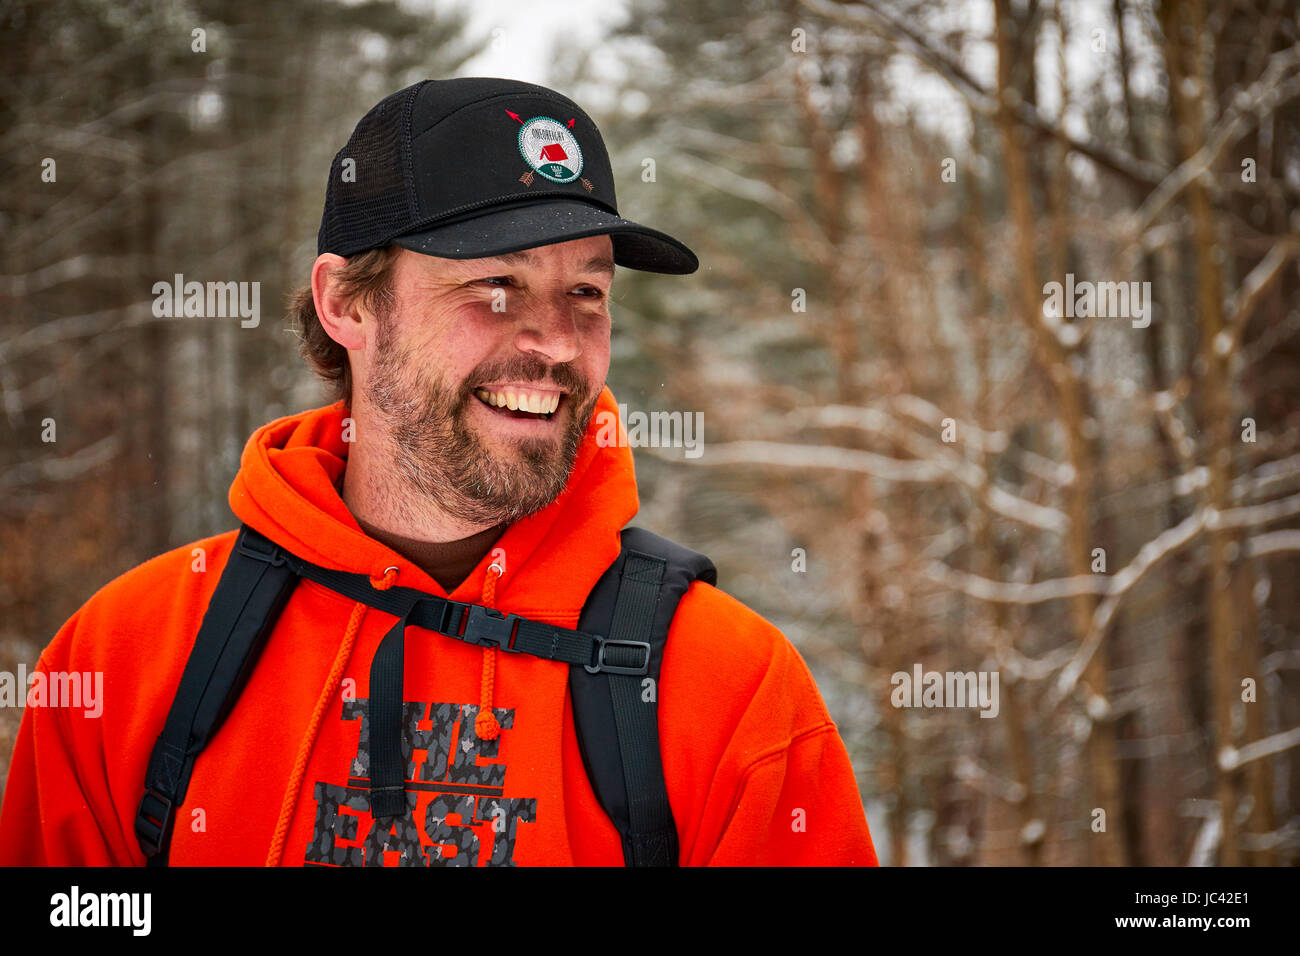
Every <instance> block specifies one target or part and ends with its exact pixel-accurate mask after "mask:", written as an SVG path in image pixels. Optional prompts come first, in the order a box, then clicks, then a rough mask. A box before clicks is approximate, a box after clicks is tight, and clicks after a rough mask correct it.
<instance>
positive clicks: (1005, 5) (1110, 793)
mask: <svg viewBox="0 0 1300 956" xmlns="http://www.w3.org/2000/svg"><path fill="white" fill-rule="evenodd" d="M995 9H996V32H997V47H998V96H999V110H998V127H999V130H1000V133H1001V142H1002V150H1003V158H1004V165H1005V169H1006V182H1007V200H1008V203H1009V204H1010V207H1011V218H1012V222H1013V225H1014V229H1015V245H1016V260H1017V262H1016V290H1017V298H1018V302H1017V306H1018V311H1020V313H1021V317H1022V320H1023V321H1024V322H1025V323H1027V325H1028V327H1029V330H1030V334H1031V335H1032V336H1033V339H1034V344H1035V354H1036V357H1037V360H1038V362H1039V363H1040V365H1041V366H1042V368H1043V370H1044V371H1045V372H1046V374H1047V376H1048V378H1049V380H1050V381H1051V382H1052V384H1053V386H1054V387H1055V390H1056V397H1057V405H1058V408H1059V412H1060V416H1061V423H1062V425H1063V426H1064V429H1065V434H1066V445H1067V448H1066V452H1067V458H1068V461H1069V463H1070V465H1071V467H1072V469H1073V474H1072V476H1071V481H1070V484H1069V486H1068V487H1067V488H1066V491H1065V498H1066V508H1065V511H1066V516H1067V518H1068V528H1067V531H1066V542H1065V544H1066V555H1067V557H1066V562H1067V563H1066V567H1067V570H1068V572H1069V573H1070V574H1071V575H1074V576H1086V575H1088V574H1090V573H1091V566H1090V560H1089V557H1090V552H1091V544H1092V542H1091V540H1090V538H1091V520H1090V518H1091V515H1090V510H1091V509H1090V502H1089V494H1090V489H1091V487H1092V482H1093V475H1094V469H1093V466H1092V454H1091V449H1090V447H1089V442H1088V439H1087V438H1086V437H1085V435H1084V428H1085V425H1084V419H1085V417H1086V415H1087V402H1086V396H1085V395H1084V392H1083V387H1082V384H1081V383H1080V381H1079V379H1078V376H1077V374H1076V373H1075V372H1074V371H1073V370H1072V369H1071V367H1070V363H1069V361H1068V356H1067V355H1066V354H1065V350H1064V348H1063V347H1062V345H1061V343H1060V341H1059V340H1058V339H1057V338H1056V336H1055V335H1054V334H1053V333H1052V332H1051V330H1050V329H1048V328H1047V327H1046V326H1045V325H1044V324H1043V322H1042V320H1041V317H1040V313H1041V310H1042V298H1041V294H1040V292H1039V287H1038V281H1037V278H1036V276H1037V272H1038V270H1037V261H1036V255H1035V248H1036V242H1035V236H1034V216H1033V212H1032V210H1031V208H1030V201H1029V195H1028V192H1027V190H1026V184H1027V183H1028V182H1029V179H1028V168H1029V167H1028V163H1027V161H1026V157H1025V150H1024V147H1023V145H1022V144H1021V142H1020V138H1019V136H1018V133H1019V130H1018V129H1017V126H1016V121H1015V118H1014V116H1013V112H1012V110H1013V107H1014V103H1015V101H1016V98H1017V96H1018V94H1017V92H1016V91H1015V89H1014V87H1012V85H1011V81H1010V78H1011V65H1012V52H1011V36H1010V29H1011V10H1010V2H1009V0H997V2H996V4H995ZM1069 603H1070V616H1071V620H1072V622H1073V627H1074V631H1075V636H1076V639H1077V640H1079V641H1082V640H1083V639H1084V637H1085V636H1086V635H1087V634H1088V632H1089V629H1090V627H1091V623H1092V611H1093V606H1094V603H1095V601H1094V598H1093V597H1092V596H1090V595H1076V596H1074V597H1072V598H1070V602H1069ZM1084 684H1085V685H1086V687H1087V694H1088V699H1087V701H1086V704H1085V705H1086V708H1087V711H1088V714H1089V717H1090V718H1091V720H1092V730H1091V734H1090V736H1089V739H1088V761H1087V763H1088V768H1089V772H1090V775H1091V780H1090V784H1091V793H1092V800H1093V804H1094V808H1100V809H1102V810H1104V811H1105V813H1106V821H1107V827H1106V830H1105V831H1103V832H1101V833H1098V834H1096V835H1095V838H1094V840H1093V843H1092V845H1093V847H1094V862H1095V863H1097V864H1099V865H1102V866H1122V865H1124V864H1125V862H1126V860H1125V857H1126V854H1125V839H1124V834H1123V813H1122V809H1121V807H1120V793H1119V775H1118V768H1117V766H1116V761H1115V745H1114V727H1113V725H1112V723H1111V722H1110V720H1109V712H1110V703H1109V701H1108V699H1107V655H1106V653H1105V645H1104V643H1103V645H1102V646H1100V647H1099V648H1098V649H1097V652H1096V653H1094V654H1093V655H1092V657H1091V658H1090V660H1089V662H1088V664H1087V667H1086V669H1085V671H1084Z"/></svg>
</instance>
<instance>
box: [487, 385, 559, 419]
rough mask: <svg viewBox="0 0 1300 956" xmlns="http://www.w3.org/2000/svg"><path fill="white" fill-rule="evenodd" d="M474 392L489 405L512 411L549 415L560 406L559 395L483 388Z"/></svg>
mask: <svg viewBox="0 0 1300 956" xmlns="http://www.w3.org/2000/svg"><path fill="white" fill-rule="evenodd" d="M474 394H475V395H476V396H478V398H480V399H481V400H483V401H484V402H486V403H487V404H489V405H493V406H495V407H497V408H509V409H511V410H512V411H521V412H532V413H533V414H534V415H550V414H551V413H552V412H554V411H555V410H556V409H557V408H559V407H560V396H559V395H537V394H532V393H529V392H521V393H515V392H510V391H506V392H489V391H488V390H487V389H485V388H476V389H474Z"/></svg>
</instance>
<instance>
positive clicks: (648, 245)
mask: <svg viewBox="0 0 1300 956" xmlns="http://www.w3.org/2000/svg"><path fill="white" fill-rule="evenodd" d="M601 235H608V236H609V237H610V240H611V241H612V242H613V245H614V263H615V264H616V265H620V266H623V267H624V268H627V269H636V270H638V271H640V272H659V273H664V274H666V275H689V274H690V273H692V272H694V271H695V270H696V269H698V268H699V267H700V263H699V260H698V259H696V258H695V253H693V252H691V250H690V249H688V248H687V247H686V246H685V245H683V244H682V243H680V242H678V241H677V240H676V239H674V238H673V237H672V236H669V235H667V234H665V233H662V232H659V231H658V230H657V229H651V228H650V227H648V226H643V225H641V224H640V223H637V222H632V221H631V220H629V219H623V218H621V217H619V216H615V215H613V214H612V213H608V212H605V211H604V210H603V209H598V208H597V207H596V206H593V205H591V204H590V203H585V202H574V201H572V200H563V199H561V200H556V201H554V202H547V201H537V202H530V203H527V204H526V205H519V206H512V207H510V208H506V209H492V210H487V211H484V212H480V213H478V214H477V215H476V216H474V218H471V219H461V220H459V221H452V222H445V223H437V224H435V225H433V226H431V227H429V228H426V229H422V230H420V231H418V232H413V233H410V234H408V235H405V236H398V237H397V238H395V239H394V240H393V243H394V244H395V245H398V246H401V247H402V248H403V249H410V250H411V251H412V252H422V253H424V254H425V255H427V256H439V257H441V258H443V259H486V258H488V257H489V256H499V255H503V254H505V253H507V252H518V251H520V250H521V249H532V248H534V247H536V246H547V245H551V244H552V243H556V242H568V241H569V240H571V239H585V238H586V237H588V236H601Z"/></svg>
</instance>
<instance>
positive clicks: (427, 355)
mask: <svg viewBox="0 0 1300 956" xmlns="http://www.w3.org/2000/svg"><path fill="white" fill-rule="evenodd" d="M394 269H395V274H394V282H393V292H394V296H395V305H394V307H393V309H392V310H391V312H381V313H380V314H378V315H377V316H376V322H377V328H376V333H375V336H374V338H373V344H372V345H371V346H370V347H369V348H368V349H367V350H366V354H365V358H364V360H363V362H362V363H361V366H362V367H361V368H360V369H358V368H357V367H356V366H357V364H358V363H356V362H355V360H354V372H355V373H356V378H357V382H356V384H357V387H358V389H359V390H360V392H361V393H362V394H363V395H364V396H365V400H366V401H368V402H369V404H370V405H371V406H372V407H373V409H374V410H375V412H376V414H377V415H378V417H379V419H380V421H381V422H382V423H383V425H384V427H385V428H386V430H387V432H388V436H389V438H390V440H391V443H392V446H393V447H394V453H395V456H396V461H395V462H394V464H395V465H396V466H397V470H398V474H400V475H401V476H402V477H403V478H404V479H405V480H406V481H407V483H408V484H409V485H410V486H411V488H412V490H413V491H415V492H416V493H418V494H419V495H421V496H424V497H427V498H429V499H430V500H432V502H433V503H435V504H436V505H437V506H438V507H439V508H440V509H441V510H442V511H443V512H444V513H445V514H447V515H449V516H451V517H455V518H458V519H460V520H463V521H466V522H472V523H475V524H497V523H501V522H508V521H514V520H516V519H518V518H521V517H523V516H524V515H528V514H532V513H533V512H535V511H538V510H540V509H542V508H544V507H546V505H548V504H550V503H551V502H552V501H554V500H555V498H556V496H558V495H559V493H560V492H561V491H563V490H564V486H565V483H566V482H567V480H568V476H569V472H570V471H571V470H572V468H573V462H574V459H575V458H576V457H577V452H578V446H579V444H580V443H581V441H582V436H583V434H584V433H585V431H586V428H587V424H588V422H589V421H590V419H591V416H592V413H593V412H594V411H595V405H596V401H597V399H598V398H599V396H600V391H601V388H602V386H603V385H604V383H605V376H606V374H607V373H608V371H609V339H610V314H609V292H610V284H611V281H612V280H613V270H614V262H613V244H612V242H611V241H610V238H609V237H608V236H593V237H590V238H587V239H575V240H573V241H571V242H564V243H557V244H555V245H549V246H539V247H536V248H533V249H527V250H524V251H523V252H516V253H507V254H506V255H503V256H499V257H494V258H490V259H441V258H435V257H432V256H425V255H421V254H419V253H415V252H410V251H408V250H402V252H401V255H400V256H399V257H398V259H397V261H396V262H395V263H394ZM511 405H513V406H515V409H514V410H512V409H511V408H510V407H509V406H511Z"/></svg>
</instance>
